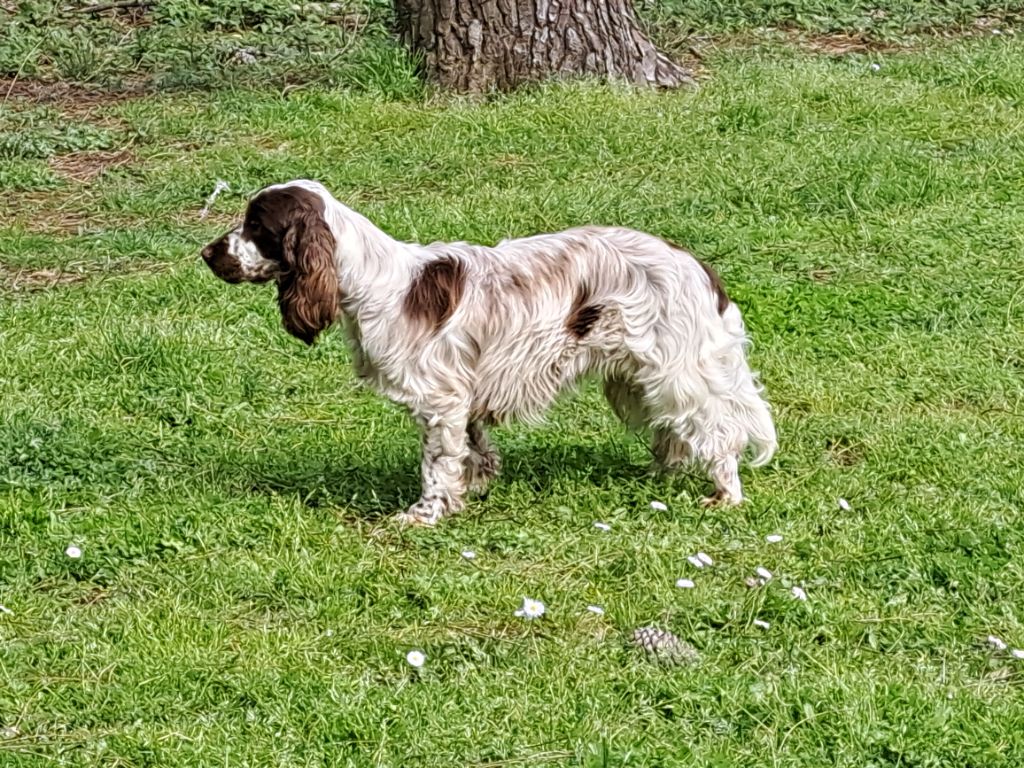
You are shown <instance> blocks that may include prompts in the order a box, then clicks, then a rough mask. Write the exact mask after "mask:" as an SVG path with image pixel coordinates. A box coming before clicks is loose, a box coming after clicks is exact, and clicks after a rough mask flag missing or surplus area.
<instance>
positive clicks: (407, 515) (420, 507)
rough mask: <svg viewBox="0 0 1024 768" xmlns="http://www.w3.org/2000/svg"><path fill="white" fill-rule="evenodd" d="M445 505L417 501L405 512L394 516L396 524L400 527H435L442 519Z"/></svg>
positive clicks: (436, 502) (435, 502)
mask: <svg viewBox="0 0 1024 768" xmlns="http://www.w3.org/2000/svg"><path fill="white" fill-rule="evenodd" d="M444 513H445V505H444V504H442V503H441V502H439V501H417V502H416V503H415V504H413V505H412V506H411V507H409V509H408V510H407V511H405V512H399V513H398V514H397V515H395V520H396V522H397V523H398V524H399V525H401V526H402V527H406V526H412V525H416V526H421V527H427V528H429V527H431V526H434V525H437V524H438V523H439V522H440V521H441V518H442V517H444Z"/></svg>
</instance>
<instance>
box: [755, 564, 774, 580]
mask: <svg viewBox="0 0 1024 768" xmlns="http://www.w3.org/2000/svg"><path fill="white" fill-rule="evenodd" d="M754 573H756V574H757V575H758V576H760V577H761V578H762V579H764V580H765V581H770V580H771V578H772V572H771V571H769V570H768V569H767V568H765V567H764V566H763V565H759V566H757V568H756V569H754Z"/></svg>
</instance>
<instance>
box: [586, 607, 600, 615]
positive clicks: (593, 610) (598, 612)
mask: <svg viewBox="0 0 1024 768" xmlns="http://www.w3.org/2000/svg"><path fill="white" fill-rule="evenodd" d="M587 610H588V611H590V612H591V613H595V614H597V615H598V616H604V608H602V607H601V606H600V605H588V606H587Z"/></svg>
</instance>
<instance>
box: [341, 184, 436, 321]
mask: <svg viewBox="0 0 1024 768" xmlns="http://www.w3.org/2000/svg"><path fill="white" fill-rule="evenodd" d="M325 202H326V206H325V211H324V217H325V218H326V220H327V226H328V227H330V229H331V232H332V233H333V234H334V240H335V248H334V259H335V264H336V267H337V270H338V280H339V283H340V285H341V293H342V309H343V311H344V313H345V314H346V315H347V316H349V317H350V318H351V319H354V320H358V318H359V315H361V314H362V313H363V312H364V311H380V310H381V309H382V308H383V307H384V306H387V305H388V304H390V303H392V302H393V301H394V298H395V294H396V293H398V292H400V291H401V290H402V289H403V288H404V287H405V286H406V285H407V284H408V282H409V280H410V276H411V274H412V272H413V271H414V270H415V269H416V265H417V258H416V248H415V247H414V246H411V245H409V244H407V243H403V242H400V241H398V240H395V239H394V238H393V237H391V236H390V235H388V234H387V233H386V232H384V231H383V230H381V229H379V228H378V227H377V226H376V225H374V224H373V223H372V222H371V221H370V220H369V219H367V218H366V217H365V216H363V215H361V214H359V213H357V212H356V211H353V210H352V209H351V208H349V207H348V206H346V205H344V204H343V203H341V202H339V201H337V200H335V199H334V198H333V197H328V199H327V200H326V201H325Z"/></svg>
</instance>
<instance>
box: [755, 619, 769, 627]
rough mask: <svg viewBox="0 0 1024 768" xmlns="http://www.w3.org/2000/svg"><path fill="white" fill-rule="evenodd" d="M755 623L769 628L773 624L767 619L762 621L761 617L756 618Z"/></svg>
mask: <svg viewBox="0 0 1024 768" xmlns="http://www.w3.org/2000/svg"><path fill="white" fill-rule="evenodd" d="M753 624H754V626H755V627H760V628H761V629H768V628H769V627H770V626H771V624H769V623H768V622H767V621H762V620H761V619H754V622H753Z"/></svg>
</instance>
